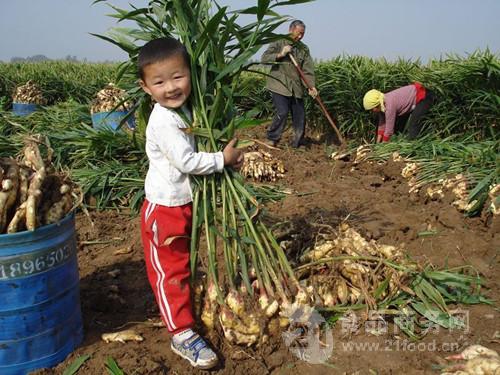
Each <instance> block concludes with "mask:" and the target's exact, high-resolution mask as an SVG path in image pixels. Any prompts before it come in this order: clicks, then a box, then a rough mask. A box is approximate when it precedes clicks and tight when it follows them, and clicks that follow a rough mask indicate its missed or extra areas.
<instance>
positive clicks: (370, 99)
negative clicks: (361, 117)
mask: <svg viewBox="0 0 500 375" xmlns="http://www.w3.org/2000/svg"><path fill="white" fill-rule="evenodd" d="M378 106H380V110H381V111H382V112H385V105H384V94H383V93H381V92H380V91H378V90H375V89H372V90H370V91H368V92H367V93H366V94H365V97H364V98H363V107H365V109H366V110H367V111H369V110H370V109H373V108H375V107H378Z"/></svg>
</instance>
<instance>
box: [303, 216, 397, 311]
mask: <svg viewBox="0 0 500 375" xmlns="http://www.w3.org/2000/svg"><path fill="white" fill-rule="evenodd" d="M328 258H334V259H335V260H334V261H332V262H331V263H330V264H329V265H328V266H326V265H325V264H324V263H321V261H322V260H324V259H328ZM300 260H301V263H314V262H320V263H319V264H318V266H317V267H316V269H317V270H318V271H321V272H313V274H312V275H311V277H310V278H309V279H308V280H307V282H308V284H309V285H310V286H312V287H313V290H314V295H315V298H316V305H319V306H322V307H332V306H335V305H337V304H340V305H346V304H356V303H358V302H359V301H360V300H361V299H363V300H364V301H366V303H367V304H368V305H371V307H374V306H375V305H376V300H375V299H377V298H380V299H383V298H385V297H387V296H388V295H390V294H395V293H397V291H398V290H400V288H401V286H402V280H403V279H404V276H405V275H404V272H402V271H400V270H396V269H394V268H392V267H389V266H388V265H387V264H386V263H384V262H385V261H388V262H392V263H394V264H400V265H401V264H404V259H403V252H402V250H401V249H399V248H397V247H395V246H390V245H382V244H378V243H377V242H376V241H375V240H370V241H367V240H366V239H364V238H363V237H362V236H361V235H360V234H359V233H358V232H357V231H356V230H354V229H353V228H351V227H349V225H347V224H345V223H344V224H342V225H341V226H340V227H339V231H338V236H337V238H335V239H333V240H327V241H324V242H322V243H321V244H317V245H316V246H314V247H313V248H312V249H310V250H309V251H307V252H305V253H304V255H303V256H302V257H301V258H300ZM384 283H386V284H387V285H386V286H385V287H383V285H384Z"/></svg>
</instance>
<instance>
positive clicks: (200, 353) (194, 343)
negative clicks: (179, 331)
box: [170, 332, 219, 370]
mask: <svg viewBox="0 0 500 375" xmlns="http://www.w3.org/2000/svg"><path fill="white" fill-rule="evenodd" d="M170 347H171V348H172V351H173V352H174V353H176V354H178V355H180V356H181V357H182V358H185V359H187V360H188V361H189V363H191V366H193V367H196V368H199V369H203V370H208V369H211V368H212V367H214V366H215V365H217V363H218V361H219V360H218V358H217V354H215V352H214V351H213V350H212V349H210V347H209V346H208V345H207V343H206V342H205V340H203V338H202V337H201V336H200V335H198V334H197V333H196V332H193V334H192V335H191V336H190V337H188V338H187V339H185V340H184V341H180V342H178V340H176V339H175V338H172V342H171V344H170Z"/></svg>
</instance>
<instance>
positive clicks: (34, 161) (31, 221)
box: [0, 135, 75, 234]
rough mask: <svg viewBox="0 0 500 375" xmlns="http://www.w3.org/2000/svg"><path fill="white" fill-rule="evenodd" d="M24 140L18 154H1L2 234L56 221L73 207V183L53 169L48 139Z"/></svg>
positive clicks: (34, 137) (0, 208) (34, 136)
mask: <svg viewBox="0 0 500 375" xmlns="http://www.w3.org/2000/svg"><path fill="white" fill-rule="evenodd" d="M24 143H25V145H24V148H23V151H22V153H21V155H20V156H19V157H18V158H13V157H3V158H0V234H5V233H7V234H11V233H17V232H21V231H24V230H29V231H33V230H35V229H36V228H38V227H41V226H44V225H48V224H52V223H56V222H58V221H59V220H61V219H62V218H64V217H65V216H66V215H67V214H68V213H69V212H70V211H72V209H73V208H74V201H75V199H74V197H75V195H74V193H73V187H72V183H71V182H70V180H69V178H68V177H67V176H66V175H65V174H64V173H62V172H57V171H56V170H55V169H54V167H53V165H52V154H53V152H52V149H51V148H50V145H49V142H48V140H47V139H46V138H44V137H42V136H40V135H33V136H30V137H27V138H26V139H25V142H24ZM40 146H44V147H45V151H46V152H45V154H46V155H45V158H43V157H42V153H41V152H40Z"/></svg>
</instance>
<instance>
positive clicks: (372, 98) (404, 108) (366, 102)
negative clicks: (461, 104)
mask: <svg viewBox="0 0 500 375" xmlns="http://www.w3.org/2000/svg"><path fill="white" fill-rule="evenodd" d="M434 99H435V97H434V94H433V93H432V92H431V91H430V90H428V89H426V88H425V87H424V86H422V85H421V84H420V83H418V82H415V83H413V84H411V85H408V86H403V87H400V88H399V89H396V90H393V91H389V92H388V93H385V94H384V93H382V92H380V91H378V90H375V89H373V90H370V91H368V92H367V93H366V94H365V96H364V98H363V106H364V107H365V109H366V110H368V111H372V112H375V113H378V114H379V122H378V131H377V143H379V142H388V141H389V139H390V138H391V135H392V134H393V133H394V127H395V124H396V121H397V122H398V123H399V122H400V121H403V123H404V122H406V120H407V119H408V116H409V117H410V118H409V120H408V126H407V132H408V138H409V139H415V138H417V137H418V135H419V133H420V130H421V129H422V119H423V117H424V116H425V115H426V114H427V112H428V111H429V109H430V108H431V106H432V105H433V104H434ZM410 115H411V116H410Z"/></svg>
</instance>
